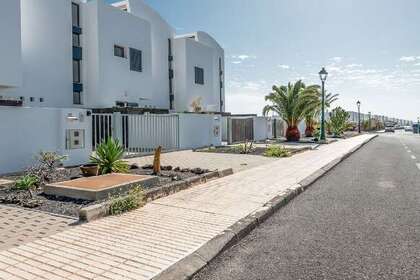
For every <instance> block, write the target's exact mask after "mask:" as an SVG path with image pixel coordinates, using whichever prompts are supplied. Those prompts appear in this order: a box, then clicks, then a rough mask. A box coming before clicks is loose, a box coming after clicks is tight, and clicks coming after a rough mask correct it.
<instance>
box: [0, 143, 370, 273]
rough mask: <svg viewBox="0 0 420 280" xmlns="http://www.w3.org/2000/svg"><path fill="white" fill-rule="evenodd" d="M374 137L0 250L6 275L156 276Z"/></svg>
mask: <svg viewBox="0 0 420 280" xmlns="http://www.w3.org/2000/svg"><path fill="white" fill-rule="evenodd" d="M370 137H372V136H370V135H363V136H360V137H354V138H351V139H347V140H343V141H339V142H337V143H333V144H330V145H325V146H321V147H320V148H319V149H318V150H314V151H309V152H306V153H302V154H298V155H296V156H294V157H291V158H285V159H279V160H276V161H272V162H271V163H270V164H266V165H262V166H259V167H255V168H252V169H248V170H245V171H243V172H240V173H236V174H234V175H231V176H228V177H224V178H221V179H218V180H215V181H210V182H208V183H205V184H203V185H200V186H197V187H194V188H191V189H188V190H185V191H182V192H179V193H177V194H174V195H172V196H169V197H166V198H163V199H159V200H156V201H154V202H152V203H149V204H148V205H146V206H145V207H144V208H142V209H138V210H136V211H133V212H130V213H127V214H125V215H122V216H115V217H108V218H104V219H102V220H99V221H95V222H92V223H89V224H85V225H82V226H78V227H76V228H74V229H71V230H67V231H65V232H62V233H58V234H55V235H52V236H49V237H46V238H43V239H40V240H36V241H34V242H30V243H27V244H25V245H22V246H19V247H16V248H13V249H9V250H7V251H1V252H0V279H104V280H106V279H108V280H109V279H133V280H139V279H151V278H153V277H156V276H157V275H159V274H160V273H161V272H162V271H164V270H166V269H168V268H169V267H170V266H172V265H173V264H174V263H177V262H179V261H181V260H182V259H184V258H186V257H187V256H190V255H191V254H193V253H194V252H195V251H196V250H198V249H199V248H201V247H202V246H203V245H204V244H206V243H207V242H209V241H210V240H211V239H213V238H214V237H216V236H218V235H220V234H221V233H223V232H224V231H225V230H226V229H227V228H228V227H230V226H231V225H233V224H234V223H236V222H237V221H238V220H240V219H242V218H244V217H246V216H248V215H249V214H251V213H254V212H256V211H259V210H261V209H262V208H264V205H265V204H266V203H267V202H268V201H269V200H270V199H272V198H273V197H275V196H277V195H279V194H282V193H284V192H286V191H288V190H290V189H293V188H296V187H297V185H296V184H297V183H298V182H300V181H301V180H303V179H305V178H307V177H308V176H309V175H311V174H313V173H314V172H316V171H318V170H319V169H320V168H322V167H324V166H325V165H327V164H329V163H331V162H332V161H334V160H336V159H339V158H341V157H342V156H343V155H345V154H346V153H348V152H349V151H351V150H352V149H354V148H355V147H357V146H358V145H360V144H362V143H363V142H365V141H366V140H368V139H369V138H370ZM13 277H17V278H13Z"/></svg>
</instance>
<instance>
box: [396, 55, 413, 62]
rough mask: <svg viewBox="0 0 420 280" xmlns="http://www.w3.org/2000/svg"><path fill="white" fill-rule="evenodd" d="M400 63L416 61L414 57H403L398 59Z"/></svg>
mask: <svg viewBox="0 0 420 280" xmlns="http://www.w3.org/2000/svg"><path fill="white" fill-rule="evenodd" d="M400 61H402V62H414V61H416V57H415V56H403V57H401V58H400Z"/></svg>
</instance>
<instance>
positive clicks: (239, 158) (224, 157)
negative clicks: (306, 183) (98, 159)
mask: <svg viewBox="0 0 420 280" xmlns="http://www.w3.org/2000/svg"><path fill="white" fill-rule="evenodd" d="M275 160H277V159H275V158H268V157H264V156H256V155H235V154H218V153H207V152H193V151H191V150H186V151H177V152H170V153H163V154H162V155H161V164H162V165H172V166H173V167H176V166H179V167H181V168H196V167H200V168H203V169H210V170H216V169H218V170H223V169H227V168H232V169H233V172H235V173H236V172H239V171H243V170H246V169H250V168H253V167H256V166H260V165H263V164H267V163H270V162H273V161H275ZM127 161H128V162H129V163H136V164H138V165H139V166H142V165H145V164H152V163H153V156H144V157H136V158H129V159H127Z"/></svg>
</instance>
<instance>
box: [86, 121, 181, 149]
mask: <svg viewBox="0 0 420 280" xmlns="http://www.w3.org/2000/svg"><path fill="white" fill-rule="evenodd" d="M92 130H93V133H92V147H93V149H94V150H95V149H96V147H97V146H98V145H99V144H100V143H101V142H102V141H103V140H105V139H107V138H108V137H114V138H117V139H119V140H120V141H121V143H122V145H123V146H124V148H125V151H126V153H127V154H128V155H136V154H144V153H150V152H153V151H154V149H156V147H157V146H162V148H163V149H164V150H166V151H168V150H176V149H178V148H179V116H178V115H172V114H162V115H160V114H159V115H154V114H153V115H152V114H145V115H135V114H120V113H114V114H93V115H92Z"/></svg>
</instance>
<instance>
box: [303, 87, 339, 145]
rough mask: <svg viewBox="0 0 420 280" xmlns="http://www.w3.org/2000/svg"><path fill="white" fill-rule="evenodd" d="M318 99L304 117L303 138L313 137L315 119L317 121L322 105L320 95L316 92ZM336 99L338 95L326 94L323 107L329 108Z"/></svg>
mask: <svg viewBox="0 0 420 280" xmlns="http://www.w3.org/2000/svg"><path fill="white" fill-rule="evenodd" d="M318 94H319V98H318V101H317V104H316V105H314V106H312V108H313V110H312V111H308V113H307V114H306V115H305V124H306V129H305V136H306V137H313V136H314V131H315V126H316V123H317V119H319V116H320V114H321V109H322V107H321V105H322V97H321V93H320V92H319V91H318ZM337 99H338V94H332V93H328V94H326V95H325V107H326V108H329V107H330V106H331V104H332V103H333V102H335V101H336V100H337Z"/></svg>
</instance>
